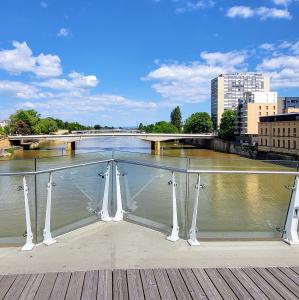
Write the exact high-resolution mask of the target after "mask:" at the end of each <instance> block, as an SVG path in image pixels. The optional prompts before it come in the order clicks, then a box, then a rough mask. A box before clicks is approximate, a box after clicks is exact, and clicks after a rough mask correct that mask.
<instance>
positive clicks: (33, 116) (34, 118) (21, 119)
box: [10, 109, 40, 134]
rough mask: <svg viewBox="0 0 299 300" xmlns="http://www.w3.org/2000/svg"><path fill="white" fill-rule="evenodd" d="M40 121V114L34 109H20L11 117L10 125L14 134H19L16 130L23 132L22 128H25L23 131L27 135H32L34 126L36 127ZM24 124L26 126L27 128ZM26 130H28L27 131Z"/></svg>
mask: <svg viewBox="0 0 299 300" xmlns="http://www.w3.org/2000/svg"><path fill="white" fill-rule="evenodd" d="M39 121H40V114H39V113H38V112H37V111H35V110H33V109H29V110H23V109H20V110H17V111H16V113H15V114H12V115H11V116H10V123H11V127H12V131H13V133H18V132H17V130H16V128H18V130H21V128H23V129H22V130H24V131H25V132H28V133H27V134H31V133H33V132H34V129H33V128H34V126H36V124H37V123H38V122H39ZM23 123H24V124H26V126H25V125H24V124H23ZM24 128H26V130H25V129H24ZM19 134H20V133H19Z"/></svg>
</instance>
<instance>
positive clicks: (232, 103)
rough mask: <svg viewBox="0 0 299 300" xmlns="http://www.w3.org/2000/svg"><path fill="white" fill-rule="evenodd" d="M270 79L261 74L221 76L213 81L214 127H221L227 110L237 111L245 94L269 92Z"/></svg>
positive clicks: (212, 105)
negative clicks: (239, 102)
mask: <svg viewBox="0 0 299 300" xmlns="http://www.w3.org/2000/svg"><path fill="white" fill-rule="evenodd" d="M269 91H270V83H269V78H268V77H265V76H264V75H263V74H259V73H232V74H220V75H219V76H218V77H216V78H214V79H213V80H212V81H211V115H212V120H213V124H214V127H215V128H217V127H218V126H219V125H220V120H221V116H222V114H223V112H224V111H225V110H226V109H236V108H237V106H238V101H239V99H242V98H243V95H244V93H245V92H269Z"/></svg>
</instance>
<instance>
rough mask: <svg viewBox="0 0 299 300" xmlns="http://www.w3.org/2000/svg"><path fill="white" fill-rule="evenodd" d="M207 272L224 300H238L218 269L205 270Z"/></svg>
mask: <svg viewBox="0 0 299 300" xmlns="http://www.w3.org/2000/svg"><path fill="white" fill-rule="evenodd" d="M205 272H206V273H207V274H208V276H209V277H210V279H211V280H212V282H213V283H214V285H215V287H216V289H217V290H218V292H219V293H220V295H221V296H222V298H223V299H229V300H231V299H237V297H236V295H235V294H234V292H233V291H232V289H231V288H230V287H229V286H228V285H227V283H226V282H225V280H224V279H223V278H222V276H221V275H220V274H219V272H218V271H217V270H216V269H205Z"/></svg>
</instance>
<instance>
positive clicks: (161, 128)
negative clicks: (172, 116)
mask: <svg viewBox="0 0 299 300" xmlns="http://www.w3.org/2000/svg"><path fill="white" fill-rule="evenodd" d="M142 130H144V131H145V132H148V133H177V132H178V129H177V128H176V127H175V126H174V125H172V124H170V123H168V122H166V121H160V122H157V123H156V124H155V125H154V124H150V125H147V126H143V129H142Z"/></svg>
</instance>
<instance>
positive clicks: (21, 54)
mask: <svg viewBox="0 0 299 300" xmlns="http://www.w3.org/2000/svg"><path fill="white" fill-rule="evenodd" d="M13 46H14V49H12V50H0V69H3V70H6V71H7V72H9V73H10V74H14V75H19V74H21V73H24V72H31V73H34V74H35V75H37V76H39V77H55V76H59V75H60V74H61V73H62V70H61V66H60V58H59V57H58V56H57V55H51V54H43V53H41V54H40V55H38V56H33V55H32V50H31V49H30V48H29V47H28V45H27V43H26V42H23V43H19V42H16V41H15V42H13Z"/></svg>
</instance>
